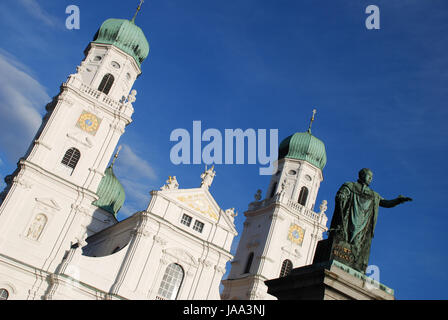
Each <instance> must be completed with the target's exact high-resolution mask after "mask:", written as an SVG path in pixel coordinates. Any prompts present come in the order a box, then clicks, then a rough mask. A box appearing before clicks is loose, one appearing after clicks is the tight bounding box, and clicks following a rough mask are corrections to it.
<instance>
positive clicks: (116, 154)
mask: <svg viewBox="0 0 448 320" xmlns="http://www.w3.org/2000/svg"><path fill="white" fill-rule="evenodd" d="M121 148H122V147H121V146H118V149H117V152H116V153H115V155H114V160H112V163H111V164H110V167H111V168H112V167H113V166H114V163H115V160H117V158H118V154H119V153H120V151H121Z"/></svg>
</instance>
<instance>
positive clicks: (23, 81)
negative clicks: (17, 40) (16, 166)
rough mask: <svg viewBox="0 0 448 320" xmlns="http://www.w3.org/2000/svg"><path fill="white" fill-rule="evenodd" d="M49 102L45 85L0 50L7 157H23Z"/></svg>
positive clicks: (2, 139)
mask: <svg viewBox="0 0 448 320" xmlns="http://www.w3.org/2000/svg"><path fill="white" fill-rule="evenodd" d="M49 101H50V97H49V96H48V94H47V92H46V90H45V88H44V87H43V86H42V85H41V84H40V83H39V82H38V81H37V80H36V79H34V78H33V77H32V76H31V75H30V74H29V70H28V69H27V68H25V67H24V66H23V65H22V64H21V63H20V62H18V61H17V60H15V59H14V58H13V57H12V56H11V55H10V54H7V53H5V52H4V51H0V117H1V119H2V126H1V127H0V148H1V149H2V151H4V152H5V154H6V156H7V157H8V160H10V161H12V162H15V161H17V158H19V157H20V156H23V154H24V153H25V151H26V148H27V147H28V145H29V143H30V142H31V139H32V138H33V136H34V135H35V133H36V132H37V129H38V128H39V126H40V124H41V122H42V116H41V114H40V113H39V110H43V107H44V106H45V104H46V103H47V102H49Z"/></svg>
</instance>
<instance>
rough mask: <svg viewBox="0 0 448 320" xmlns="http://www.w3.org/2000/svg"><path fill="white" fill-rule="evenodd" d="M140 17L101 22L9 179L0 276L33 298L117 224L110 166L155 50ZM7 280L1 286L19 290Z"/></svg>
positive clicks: (0, 204)
mask: <svg viewBox="0 0 448 320" xmlns="http://www.w3.org/2000/svg"><path fill="white" fill-rule="evenodd" d="M134 19H135V16H134ZM134 19H132V20H131V21H130V20H126V19H108V20H106V21H105V22H104V23H103V24H102V26H101V28H100V29H99V30H98V32H97V33H96V35H95V37H94V40H93V41H92V42H91V43H90V44H89V45H88V47H87V49H86V50H85V58H84V60H83V61H82V63H81V64H80V66H78V68H77V72H76V73H75V74H72V75H70V76H69V77H68V79H67V81H66V82H65V83H63V84H62V86H61V91H60V93H59V94H58V95H57V96H56V97H55V98H54V99H53V101H52V102H50V103H49V104H48V105H47V106H46V110H47V113H46V115H45V116H44V118H43V122H42V125H41V127H40V129H39V131H38V132H37V134H36V136H35V138H34V139H33V141H32V142H31V145H30V147H29V149H28V151H27V153H26V155H25V156H24V157H23V158H21V159H20V161H19V162H18V167H17V169H16V170H15V172H14V173H13V174H12V175H10V176H8V177H7V178H6V179H5V181H6V183H7V187H6V188H5V190H4V191H3V192H2V193H1V195H0V275H6V274H7V275H8V277H9V278H11V279H15V286H21V285H23V286H25V287H27V286H28V287H29V288H31V289H30V290H29V293H28V296H27V297H26V298H27V299H34V298H40V297H43V296H45V292H44V289H45V288H46V287H47V286H48V284H46V280H45V275H46V274H51V273H52V272H54V271H55V269H56V267H57V266H58V265H59V264H60V263H61V260H62V259H63V256H64V253H65V252H66V251H67V249H69V248H70V246H71V245H72V244H74V243H80V244H83V241H84V239H85V238H86V237H88V236H90V235H91V234H93V233H96V232H98V231H100V230H102V229H104V228H106V227H108V226H110V225H112V224H114V223H116V222H117V221H116V218H115V214H116V213H117V211H118V210H119V209H120V207H121V205H122V204H123V202H124V193H122V192H121V191H122V189H120V187H121V185H117V184H116V185H115V186H114V188H113V189H110V188H109V189H107V184H108V181H109V182H110V181H112V180H113V179H114V176H113V171H112V166H110V167H109V168H108V170H106V167H107V165H108V163H109V161H110V159H111V157H112V155H113V153H114V150H115V149H116V146H117V143H118V141H119V139H120V137H121V135H122V134H123V133H124V131H125V128H126V126H127V125H129V124H130V123H131V122H132V118H131V116H132V114H133V112H134V109H133V106H132V103H133V102H134V101H135V100H136V98H135V96H136V91H135V90H132V91H131V89H132V87H133V84H134V82H135V80H136V79H137V77H138V76H139V75H140V74H141V72H142V71H141V63H142V62H143V61H144V60H145V59H146V57H147V56H148V54H149V44H148V41H147V40H146V38H145V35H144V34H143V32H142V30H141V29H140V28H139V27H138V26H136V25H135V23H134ZM104 179H106V180H107V181H106V180H104ZM100 182H102V185H100ZM112 182H113V181H112ZM99 187H100V188H99ZM111 192H115V194H114V195H112V196H111ZM84 244H85V243H84ZM5 266H15V267H11V268H9V269H8V268H7V269H4V268H6V267H5ZM19 266H20V268H21V269H22V272H21V273H18V270H19V269H20V268H19ZM23 270H25V271H23ZM37 270H39V271H37ZM2 279H4V278H3V277H2ZM2 279H0V280H2ZM8 283H9V282H5V281H3V282H2V285H1V287H2V288H9V289H10V290H11V292H13V291H14V286H13V285H11V286H8V285H9V284H8Z"/></svg>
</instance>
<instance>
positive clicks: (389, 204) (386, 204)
mask: <svg viewBox="0 0 448 320" xmlns="http://www.w3.org/2000/svg"><path fill="white" fill-rule="evenodd" d="M407 201H412V199H411V198H408V197H404V196H402V195H399V196H398V198H396V199H393V200H386V199H382V200H380V207H383V208H393V207H395V206H397V205H399V204H402V203H403V202H407Z"/></svg>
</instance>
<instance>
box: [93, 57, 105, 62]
mask: <svg viewBox="0 0 448 320" xmlns="http://www.w3.org/2000/svg"><path fill="white" fill-rule="evenodd" d="M102 59H103V58H102V57H101V56H96V57H95V58H93V61H101V60H102Z"/></svg>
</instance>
